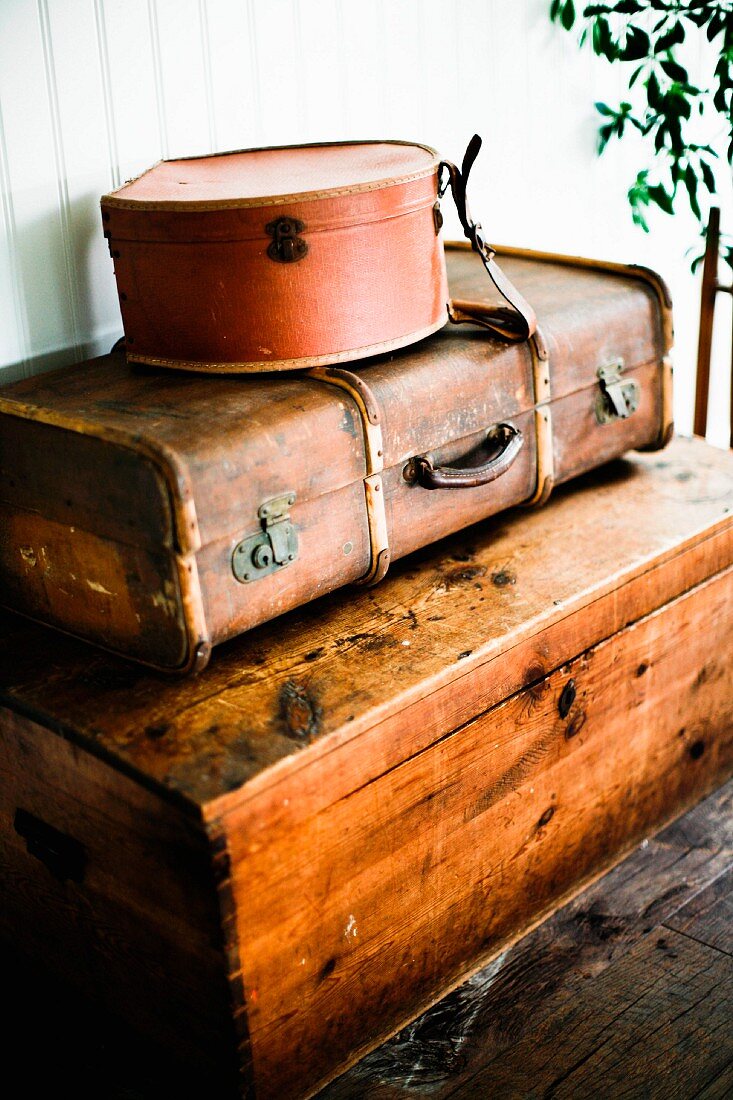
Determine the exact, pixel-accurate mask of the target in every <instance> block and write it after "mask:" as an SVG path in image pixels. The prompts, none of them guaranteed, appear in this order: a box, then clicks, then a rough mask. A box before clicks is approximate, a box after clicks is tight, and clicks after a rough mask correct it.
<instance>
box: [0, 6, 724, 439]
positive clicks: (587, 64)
mask: <svg viewBox="0 0 733 1100" xmlns="http://www.w3.org/2000/svg"><path fill="white" fill-rule="evenodd" d="M548 7H549V0H368V2H366V0H0V202H1V207H0V212H1V214H2V217H1V219H0V380H8V381H9V380H11V379H13V378H16V377H22V376H23V375H27V374H31V373H34V372H36V371H39V370H45V369H48V368H49V367H52V366H57V365H60V364H63V363H66V362H71V361H73V360H76V359H79V358H82V357H84V356H88V355H92V354H97V353H99V352H101V351H105V350H107V348H108V347H109V346H110V345H111V344H112V343H113V342H114V340H115V339H116V338H117V336H118V335H120V333H121V326H120V319H119V311H118V307H117V299H116V294H115V286H114V279H113V274H112V264H111V261H110V259H109V256H108V254H107V249H106V245H105V242H104V239H103V237H102V230H101V222H100V219H99V205H98V200H99V196H100V195H101V194H102V193H103V192H104V191H107V190H110V189H111V188H112V187H114V186H117V185H118V184H119V183H120V182H122V181H123V180H125V179H128V178H129V177H131V176H133V175H136V174H137V173H138V172H139V171H140V170H142V169H143V168H145V167H147V166H148V165H150V164H152V163H153V162H154V161H156V160H157V159H159V158H160V157H165V156H179V155H184V154H193V153H199V152H210V151H212V150H216V149H231V148H242V147H247V146H250V145H259V144H263V145H273V144H280V143H290V142H298V141H319V140H326V139H329V138H333V139H338V140H341V139H344V138H349V137H380V136H381V137H401V138H414V139H415V140H418V141H424V142H427V143H428V144H431V145H435V146H437V147H438V148H439V149H440V150H441V151H442V152H444V153H445V154H446V155H448V156H451V157H452V158H453V159H456V158H460V156H461V155H462V151H463V148H464V147H465V144H466V142H467V140H468V138H469V137H470V135H471V134H472V133H473V132H474V131H478V132H479V133H481V134H482V135H483V137H484V140H485V146H484V150H483V152H482V154H481V157H480V158H479V161H478V162H477V165H476V168H475V169H474V177H473V178H472V186H471V200H472V207H473V209H474V211H475V212H477V213H478V214H479V216H480V218H481V220H482V222H483V224H484V227H485V229H486V230H487V234H488V236H489V238H490V239H492V240H495V241H498V242H502V241H503V242H507V243H512V244H518V245H526V246H531V247H537V248H542V249H549V250H556V251H565V252H572V253H583V254H585V255H590V256H602V257H606V258H609V259H618V260H624V261H636V262H639V263H644V264H648V265H650V266H652V267H656V268H657V269H658V270H660V271H661V272H662V273H663V274H664V275H665V277H666V278H667V280H668V281H669V282H670V284H671V286H672V289H673V295H674V297H675V304H676V312H677V355H676V364H677V419H678V423H679V426H680V427H681V428H682V429H689V427H690V424H691V403H692V379H693V362H694V354H695V342H696V334H697V295H698V289H697V281H696V280H695V279H693V278H692V277H691V276H690V274H689V264H688V260H687V259H686V258H685V255H684V253H685V249H686V247H687V246H688V245H689V244H690V243H691V242H692V240H693V238H694V228H693V225H692V221H691V219H690V218H687V217H685V216H679V217H677V218H675V219H670V218H667V217H666V216H664V215H661V214H660V215H659V216H657V217H653V218H652V226H653V232H652V233H651V235H650V236H648V237H646V236H644V234H642V233H641V232H640V231H639V230H637V229H635V228H634V227H633V226H632V224H631V220H630V216H629V213H628V208H627V204H626V197H625V193H626V189H627V187H628V185H629V183H630V182H631V180H632V178H633V176H634V174H635V172H636V170H637V168H638V167H640V166H641V165H640V163H639V162H638V149H636V148H635V147H634V146H633V144H631V145H630V146H629V147H628V148H623V147H619V148H618V149H616V148H611V149H610V150H609V151H608V152H607V153H606V154H605V155H604V157H603V158H601V159H598V158H597V157H596V156H595V153H594V146H595V112H594V109H593V102H594V101H595V100H596V99H602V98H606V99H611V100H612V99H614V98H616V99H617V98H620V93H621V91H622V88H621V84H620V83H619V74H618V73H617V72H616V70H615V68H613V67H611V66H608V65H606V64H605V62H602V61H600V60H598V59H595V58H593V57H592V56H591V55H590V54H589V53H588V52H587V51H586V52H582V53H581V52H579V51H578V50H577V48H576V46H575V44H574V42H573V40H572V38H571V36H569V35H567V34H564V33H562V32H560V31H559V30H557V29H555V28H553V27H552V26H551V25H550V24H549V22H548V18H547V9H548ZM693 62H694V63H695V64H697V65H698V66H699V67H700V69H701V71H704V69H705V66H706V65H708V64H709V62H708V60H707V59H706V58H705V57H704V56H703V55H702V53H701V55H700V57H699V58H694V59H693ZM714 136H715V135H714ZM721 179H722V182H723V185H724V187H727V188H728V189H729V187H730V183H729V180H728V179H726V178H725V173H724V172H723V173H722V176H721ZM723 205H724V223H725V222H726V221H727V223H728V225H733V209H732V208H731V204H730V195H729V194H727V193H726V194H724V203H723ZM446 228H447V230H448V231H449V233H452V234H453V235H458V230H457V223H456V221H455V219H454V220H451V219H450V218H448V219H447V226H446ZM729 308H730V306H729V303H728V301H727V299H726V300H725V301H724V302H723V303H721V306H720V313H721V318H720V333H719V337H720V339H719V344H720V346H719V348H718V354H717V357H716V362H717V366H716V375H715V379H714V384H715V385H716V397H719V399H718V400H716V401H715V402H714V405H715V406H716V410H717V411H718V412H719V415H720V423H719V424H716V425H715V427H714V431H713V437H714V438H716V439H719V440H720V441H723V439H724V428H723V417H724V406H725V404H726V396H727V388H726V387H727V381H726V378H725V362H726V360H727V358H728V352H727V347H725V346H724V340H727V339H728V334H729V332H730V316H729V314H728V315H727V316H726V315H725V310H726V309H728V310H729Z"/></svg>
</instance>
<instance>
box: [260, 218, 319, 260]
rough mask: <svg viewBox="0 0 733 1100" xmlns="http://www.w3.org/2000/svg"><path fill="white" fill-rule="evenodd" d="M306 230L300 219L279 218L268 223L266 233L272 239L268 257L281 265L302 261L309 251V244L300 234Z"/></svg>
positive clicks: (268, 248)
mask: <svg viewBox="0 0 733 1100" xmlns="http://www.w3.org/2000/svg"><path fill="white" fill-rule="evenodd" d="M304 229H305V222H302V221H300V220H299V219H298V218H277V219H276V220H275V221H274V222H268V223H267V225H266V226H265V233H269V234H270V236H271V237H272V241H271V243H270V244H269V245H268V246H267V255H268V256H269V257H270V259H271V260H275V261H276V262H277V263H279V264H294V263H297V261H298V260H302V259H303V257H304V256H305V254H306V252H307V251H308V242H307V241H304V240H303V238H302V237H299V236H298V234H299V233H302V232H303V230H304Z"/></svg>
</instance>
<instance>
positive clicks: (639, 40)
mask: <svg viewBox="0 0 733 1100" xmlns="http://www.w3.org/2000/svg"><path fill="white" fill-rule="evenodd" d="M649 48H650V43H649V35H648V34H647V33H646V31H643V30H642V29H641V27H632V28H631V30H630V31H629V33H628V35H627V36H626V43H625V45H624V47H623V49H622V50H621V52H620V54H619V57H620V59H621V61H641V59H642V58H643V57H647V56H648V55H649Z"/></svg>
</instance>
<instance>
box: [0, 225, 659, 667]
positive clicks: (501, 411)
mask: <svg viewBox="0 0 733 1100" xmlns="http://www.w3.org/2000/svg"><path fill="white" fill-rule="evenodd" d="M503 256H504V258H505V262H506V267H507V270H508V272H509V274H510V276H511V277H512V278H513V279H514V280H515V281H516V282H517V284H518V285H519V287H520V289H521V290H522V291H523V292H524V293H526V294H527V295H528V296H529V297H531V299H532V300H533V302H535V303H536V306H537V309H538V314H539V323H540V328H539V330H538V332H537V333H536V334H535V336H534V337H533V338H532V340H531V341H529V342H524V343H515V344H507V343H505V342H502V341H500V340H497V339H493V338H491V337H489V336H488V335H487V334H486V333H485V332H483V331H481V330H479V329H473V330H472V329H470V328H469V327H468V326H461V327H460V328H454V327H449V328H447V329H444V330H443V331H441V332H440V333H437V334H435V335H434V336H432V337H431V338H430V339H428V340H426V341H424V342H423V343H422V344H421V345H419V346H418V347H416V348H413V349H410V350H407V351H403V352H401V353H397V354H391V355H387V356H381V357H379V358H375V359H373V360H371V361H370V362H369V363H368V364H366V363H365V364H362V365H361V367H360V369H359V370H358V372H357V371H356V370H355V369H349V370H345V369H339V368H329V367H321V368H315V369H313V370H311V371H310V372H308V373H307V374H304V375H300V376H292V375H291V376H277V377H276V376H269V377H264V376H261V377H257V378H254V377H253V378H247V379H243V378H220V379H217V380H216V381H215V382H213V381H212V380H211V379H208V378H206V377H203V376H196V375H193V374H188V373H174V372H170V371H166V372H159V371H151V370H149V369H146V370H141V369H140V368H138V369H137V370H135V369H132V368H130V367H129V366H126V364H125V361H124V356H122V355H121V354H120V355H110V356H104V357H102V358H100V359H96V360H93V361H92V362H89V363H84V364H80V365H79V366H76V367H70V368H68V369H66V370H62V371H58V372H56V373H54V374H49V375H45V376H40V377H36V378H32V379H29V380H26V381H22V382H19V383H15V384H13V385H11V386H9V387H7V388H5V389H4V390H3V391H2V395H1V396H0V472H1V477H0V518H1V519H2V525H1V526H2V534H1V535H0V580H1V583H2V603H3V604H4V605H5V606H7V607H9V608H11V609H13V610H16V611H20V612H22V613H23V614H25V615H28V616H30V617H32V618H34V619H38V620H40V621H42V622H45V623H50V624H51V625H53V626H56V627H59V628H61V629H62V630H65V631H68V632H70V633H72V634H75V635H78V636H80V637H82V638H86V639H88V640H90V641H93V642H96V643H97V644H99V645H102V646H104V647H106V648H108V649H111V650H114V651H117V652H119V653H122V654H124V655H126V656H128V657H132V658H135V659H136V660H139V661H143V662H145V663H147V664H149V665H152V666H154V667H157V668H161V669H168V670H179V671H186V670H191V669H200V668H202V667H203V666H204V665H205V664H206V662H207V660H208V658H209V654H210V652H211V647H212V646H214V645H216V644H217V643H219V642H222V641H224V640H226V639H227V638H230V637H232V636H233V635H235V634H239V633H241V632H242V631H244V630H248V629H249V628H251V627H253V626H256V625H257V624H258V623H261V622H263V621H265V620H267V619H271V618H273V617H275V616H276V615H279V614H281V613H282V612H284V611H287V610H288V609H290V608H293V607H295V606H297V605H299V604H302V603H305V602H306V601H309V600H312V599H314V598H315V597H317V596H320V595H322V594H323V593H325V592H328V591H329V590H331V589H335V588H338V587H339V586H341V585H346V584H350V583H354V582H360V583H372V582H375V581H377V580H379V579H381V578H382V577H383V576H384V575H385V573H386V572H387V569H388V566H389V563H390V561H393V560H395V559H396V558H400V557H402V556H404V555H405V554H409V553H411V552H412V551H413V550H416V549H418V548H419V547H421V546H425V545H426V544H428V543H430V542H433V541H435V540H437V539H440V538H442V537H443V536H445V535H448V534H450V533H451V532H453V531H456V530H458V529H460V528H462V527H465V526H467V525H468V524H471V523H474V522H476V521H477V520H480V519H483V518H485V517H486V516H489V515H492V514H494V513H496V512H498V511H500V510H502V509H504V508H508V507H510V506H511V505H515V504H519V503H539V502H541V501H544V500H545V499H546V498H547V496H548V494H549V493H550V491H551V488H552V486H553V485H554V484H557V483H560V482H564V481H567V480H568V479H569V478H572V477H574V476H576V475H577V474H579V473H582V472H583V471H585V470H588V469H590V468H591V467H594V466H598V465H599V464H601V463H603V462H606V461H607V460H608V459H610V458H613V457H614V456H616V455H619V454H622V453H623V452H624V451H628V450H630V449H633V448H649V447H660V446H662V445H663V444H664V443H665V442H666V441H667V439H668V438H669V435H670V431H671V368H670V365H669V360H668V352H669V348H670V343H671V312H670V303H669V299H668V296H667V293H666V291H665V289H664V286H663V284H662V283H661V281H660V280H659V279H658V278H657V276H655V275H653V274H652V273H650V272H648V271H646V270H643V269H640V268H631V267H620V266H614V265H608V264H606V265H604V264H598V263H592V262H591V261H587V260H574V259H567V258H560V257H547V256H540V255H538V254H534V253H527V252H519V251H516V250H515V251H512V250H510V249H505V250H504V251H503ZM449 273H450V279H451V288H452V292H453V295H454V300H455V302H456V304H457V308H458V309H460V308H462V305H461V304H462V303H464V304H465V307H466V309H467V310H468V309H470V310H475V308H476V305H477V302H478V303H481V301H483V302H484V305H485V308H486V309H487V310H490V309H493V308H494V306H495V304H496V303H495V302H493V301H491V300H490V299H488V298H486V297H485V295H486V286H485V282H486V280H485V272H484V270H483V267H482V265H481V262H480V260H479V258H478V257H476V256H475V255H474V254H473V253H472V252H471V251H470V250H469V249H468V248H461V247H455V248H453V249H451V250H450V252H449Z"/></svg>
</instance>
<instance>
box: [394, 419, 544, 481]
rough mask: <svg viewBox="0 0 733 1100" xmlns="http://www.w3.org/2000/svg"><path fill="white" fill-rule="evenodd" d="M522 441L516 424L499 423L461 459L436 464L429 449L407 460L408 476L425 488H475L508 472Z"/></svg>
mask: <svg viewBox="0 0 733 1100" xmlns="http://www.w3.org/2000/svg"><path fill="white" fill-rule="evenodd" d="M523 444H524V437H523V435H522V433H521V432H520V431H519V429H518V428H515V427H514V425H513V424H497V425H496V426H495V427H493V428H491V429H490V431H489V432H488V434H487V436H486V439H485V440H484V441H483V443H481V444H480V445H479V446H478V447H476V448H474V450H472V451H469V453H468V454H467V455H464V456H463V457H462V458H460V459H458V460H457V464H455V465H450V466H436V465H435V459H434V457H433V455H432V454H431V453H430V452H428V453H427V454H424V455H417V456H416V457H415V458H413V459H411V460H410V462H408V464H407V466H406V467H405V478H406V480H408V481H417V483H418V484H419V485H422V487H423V488H424V489H474V488H476V486H478V485H488V484H489V483H490V482H492V481H496V479H497V478H498V477H501V475H502V474H504V473H506V471H507V470H508V469H509V467H510V466H511V465H512V463H513V462H514V460H515V459H516V457H517V455H518V454H519V452H520V451H521V449H522V445H523ZM487 454H488V457H486V456H487ZM461 463H462V464H463V465H461Z"/></svg>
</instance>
